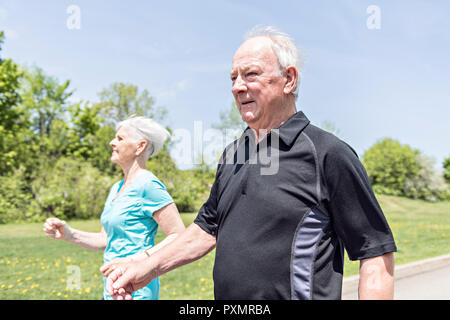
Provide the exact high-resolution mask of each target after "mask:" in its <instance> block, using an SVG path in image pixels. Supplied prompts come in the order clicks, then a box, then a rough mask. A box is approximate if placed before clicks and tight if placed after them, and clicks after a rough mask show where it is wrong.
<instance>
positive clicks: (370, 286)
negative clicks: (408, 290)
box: [358, 252, 394, 300]
mask: <svg viewBox="0 0 450 320" xmlns="http://www.w3.org/2000/svg"><path fill="white" fill-rule="evenodd" d="M358 296H359V299H360V300H377V299H384V300H390V299H393V298H394V254H393V253H392V252H390V253H386V254H384V255H381V256H378V257H374V258H368V259H363V260H361V262H360V267H359V289H358Z"/></svg>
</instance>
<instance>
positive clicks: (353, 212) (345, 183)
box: [195, 112, 396, 299]
mask: <svg viewBox="0 0 450 320" xmlns="http://www.w3.org/2000/svg"><path fill="white" fill-rule="evenodd" d="M195 223H196V224H197V225H198V226H200V227H201V228H202V229H203V230H204V231H206V232H208V233H210V234H212V235H214V236H215V237H216V260H215V264H214V271H213V278H214V295H215V298H216V299H340V297H341V286H342V273H343V260H344V248H345V249H346V251H347V253H348V255H349V257H350V259H352V260H360V259H365V258H369V257H375V256H379V255H382V254H385V253H388V252H393V251H396V246H395V243H394V239H393V236H392V233H391V230H390V229H389V226H388V224H387V222H386V219H385V217H384V215H383V212H382V210H381V208H380V206H379V205H378V202H377V200H376V198H375V196H374V194H373V191H372V188H371V186H370V182H369V179H368V177H367V174H366V171H365V169H364V167H363V166H362V164H361V162H360V161H359V159H358V156H357V154H356V153H355V151H353V149H352V148H351V147H350V146H348V145H347V144H346V143H344V142H343V141H341V140H339V139H338V138H336V137H335V136H334V135H332V134H330V133H328V132H326V131H324V130H322V129H319V128H317V127H315V126H313V125H311V124H310V123H309V120H308V119H307V118H306V116H305V115H304V114H303V112H297V113H296V114H295V115H293V116H292V117H291V118H290V119H288V120H287V121H286V122H285V123H284V124H283V125H282V126H280V127H279V128H277V129H275V130H272V131H271V132H270V133H269V134H268V135H267V136H266V137H265V138H264V139H263V140H262V141H261V142H260V143H258V144H256V143H255V139H254V134H253V131H252V130H251V129H249V128H247V130H246V131H245V132H244V134H243V135H242V137H241V138H240V139H238V140H236V141H234V142H233V143H232V144H230V145H229V146H228V147H227V148H226V150H225V152H224V154H223V155H222V157H221V161H220V163H219V165H218V168H217V173H216V180H215V182H214V184H213V187H212V189H211V194H210V196H209V199H208V200H207V201H206V203H205V204H204V205H203V206H202V208H201V209H200V211H199V214H198V216H197V218H196V219H195Z"/></svg>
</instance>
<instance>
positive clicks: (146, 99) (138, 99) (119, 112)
mask: <svg viewBox="0 0 450 320" xmlns="http://www.w3.org/2000/svg"><path fill="white" fill-rule="evenodd" d="M99 98H100V102H99V103H98V105H97V106H96V107H97V108H98V110H99V113H100V116H101V117H102V118H103V119H104V120H105V122H106V123H107V124H112V125H115V124H116V123H117V122H119V121H122V120H125V119H126V118H128V117H130V116H132V115H136V116H146V117H149V118H152V119H154V120H156V121H160V120H162V119H164V118H165V116H166V115H167V110H166V109H165V108H162V107H155V106H154V104H155V101H154V99H153V97H151V96H150V94H149V92H148V91H147V90H143V91H142V92H141V93H139V89H138V87H137V86H135V85H132V84H126V83H122V82H115V83H113V84H111V85H110V86H109V87H108V88H105V89H103V90H102V91H101V92H100V93H99Z"/></svg>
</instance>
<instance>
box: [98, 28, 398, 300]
mask: <svg viewBox="0 0 450 320" xmlns="http://www.w3.org/2000/svg"><path fill="white" fill-rule="evenodd" d="M298 65H299V55H298V51H297V49H296V47H295V45H294V44H293V42H292V40H291V39H290V38H289V36H287V35H286V34H284V33H282V32H279V31H277V30H275V29H274V28H271V27H266V28H262V29H260V30H257V31H256V32H254V33H253V34H251V35H250V36H249V37H248V38H247V40H246V41H245V42H244V43H243V44H242V45H241V47H240V48H239V49H238V50H237V52H236V54H235V56H234V58H233V63H232V71H231V81H232V93H233V95H234V98H235V100H236V105H237V107H238V109H239V111H240V113H241V116H242V119H243V120H244V121H245V122H246V123H247V124H248V128H247V129H246V130H245V132H244V134H243V136H242V137H241V138H240V139H238V140H237V141H235V142H234V143H232V144H231V145H230V146H229V147H228V148H227V149H226V151H225V152H224V155H223V156H222V159H221V161H220V163H219V165H218V168H217V174H216V180H215V182H214V185H213V187H212V189H211V194H210V196H209V199H208V200H207V202H206V203H205V204H204V205H203V207H202V208H201V209H200V211H199V213H198V216H197V218H196V219H195V221H194V223H193V224H192V225H190V226H189V227H188V228H187V229H186V231H185V232H184V233H182V234H181V235H180V236H179V237H178V238H177V239H176V240H174V241H173V242H172V243H170V244H168V245H167V246H166V247H164V248H163V249H161V250H159V251H157V252H155V253H154V254H153V255H151V256H150V257H149V258H147V259H146V260H145V261H142V262H139V263H133V264H114V263H111V264H109V265H105V266H103V267H102V271H103V272H104V273H105V274H108V275H109V276H108V281H107V282H108V284H107V287H108V290H109V292H110V294H111V295H113V296H115V297H116V298H118V299H124V298H125V299H129V298H130V293H131V292H133V291H134V290H137V289H138V288H141V287H143V286H145V285H146V284H147V283H149V282H150V281H151V280H152V279H154V278H156V277H158V276H160V275H162V274H164V273H166V272H168V271H170V270H173V269H175V268H177V267H179V266H182V265H184V264H187V263H190V262H192V261H194V260H197V259H199V258H201V257H202V256H204V255H205V254H207V253H208V252H209V251H211V250H212V249H213V248H216V260H215V264H214V272H213V277H214V295H215V298H216V299H340V297H341V287H342V274H343V260H344V248H345V249H346V251H347V253H348V255H349V257H350V259H352V260H360V261H361V262H360V284H359V297H360V298H361V299H392V298H393V268H394V258H393V252H394V251H396V246H395V242H394V239H393V236H392V233H391V231H390V229H389V226H388V224H387V222H386V219H385V217H384V215H383V212H382V211H381V209H380V207H379V205H378V203H377V200H376V199H375V196H374V194H373V192H372V189H371V187H370V183H369V179H368V178H367V174H366V172H365V170H364V168H363V166H362V164H361V162H360V161H359V160H358V157H357V155H356V153H355V152H354V151H353V150H352V149H351V148H350V147H349V146H348V145H347V144H346V143H344V142H342V141H341V140H339V139H337V138H336V137H335V136H333V135H332V134H329V133H327V132H325V131H323V130H321V129H319V128H317V127H315V126H313V125H311V124H310V122H309V120H308V119H307V118H306V116H305V115H304V114H303V113H302V112H297V111H296V104H295V101H296V98H297V94H298V83H299V71H298V70H299V67H298ZM260 146H266V147H265V148H263V147H260ZM266 152H269V153H270V158H271V159H270V160H271V161H272V162H276V163H277V165H276V170H275V172H270V171H269V173H264V172H263V170H262V169H263V168H264V167H266V166H267V163H262V161H257V160H256V161H255V159H259V158H260V155H259V153H264V154H265V153H266ZM265 156H266V157H267V155H265ZM252 160H253V161H252ZM115 267H117V268H115ZM114 268H115V270H114Z"/></svg>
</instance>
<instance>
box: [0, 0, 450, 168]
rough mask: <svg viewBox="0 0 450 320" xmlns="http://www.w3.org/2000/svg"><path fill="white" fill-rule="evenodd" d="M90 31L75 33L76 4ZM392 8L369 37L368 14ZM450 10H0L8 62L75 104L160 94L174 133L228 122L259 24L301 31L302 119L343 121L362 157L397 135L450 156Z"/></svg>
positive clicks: (20, 6)
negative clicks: (33, 69) (46, 77)
mask: <svg viewBox="0 0 450 320" xmlns="http://www.w3.org/2000/svg"><path fill="white" fill-rule="evenodd" d="M72 4H74V5H77V6H78V7H79V8H80V10H81V15H80V18H81V20H80V21H81V28H80V29H79V30H78V29H74V30H70V29H68V28H67V26H66V22H67V19H68V18H69V16H70V14H68V13H67V12H66V10H67V8H68V7H69V5H72ZM370 5H376V6H378V8H379V9H380V11H379V12H380V18H381V19H380V29H369V28H368V27H367V20H368V18H370V14H368V13H367V11H366V10H367V8H368V6H370ZM449 12H450V2H449V1H444V0H442V1H437V0H434V1H425V0H423V1H417V0H416V1H412V0H409V1H400V0H398V1H389V0H385V1H377V0H371V1H364V0H358V1H356V0H353V1H351V0H348V1H344V0H340V1H331V0H329V1H323V0H318V1H309V0H304V1H301V0H296V1H284V0H280V1H234V0H230V1H225V0H220V1H136V0H135V1H123V0H122V1H111V0H110V1H81V0H72V1H62V0H45V1H39V2H38V1H26V0H14V1H0V29H2V30H5V31H6V40H5V44H4V46H3V51H2V56H3V57H10V58H13V59H14V60H15V61H16V62H18V63H20V64H24V65H33V64H35V65H37V66H39V67H41V68H43V69H44V70H45V71H46V73H47V74H50V75H53V76H56V77H57V78H59V79H60V80H61V81H62V80H66V79H70V80H71V87H72V88H73V89H76V91H75V95H74V99H83V100H89V101H92V102H94V101H96V100H97V93H98V92H99V91H100V90H101V89H103V88H105V87H107V86H108V85H109V84H111V83H112V82H115V81H122V82H129V83H133V84H136V85H138V86H139V88H140V89H144V88H145V89H148V90H149V92H150V94H151V95H152V96H154V97H155V99H156V104H157V105H159V106H165V107H166V108H167V109H168V110H169V116H168V119H167V121H166V124H168V125H170V127H171V128H173V129H177V128H184V129H187V130H191V131H192V130H193V128H194V121H202V122H203V128H204V129H206V128H208V127H209V126H210V125H211V124H212V123H214V122H218V119H219V112H220V110H225V109H227V108H229V106H230V105H231V103H232V101H233V97H232V95H231V82H230V79H229V72H230V68H231V60H232V57H233V54H234V52H235V50H236V49H237V48H238V47H239V45H240V44H241V42H242V39H243V35H244V34H245V32H247V31H248V30H249V29H251V28H252V27H253V26H255V25H257V24H263V25H274V26H276V27H278V28H280V29H281V30H283V31H285V32H287V33H289V34H290V35H291V36H292V37H293V38H294V39H295V41H296V43H297V44H298V46H299V47H300V48H301V50H302V54H303V56H304V57H305V66H304V70H303V79H302V82H301V87H300V97H299V99H298V101H297V109H298V110H302V111H304V112H305V114H306V115H307V116H308V117H309V119H310V120H311V122H312V123H314V124H321V123H322V122H323V121H331V122H333V123H334V125H335V126H336V127H337V128H338V129H339V130H340V136H341V137H342V138H343V139H344V140H345V141H346V142H348V143H349V144H350V145H351V146H353V147H354V148H355V150H356V151H357V152H358V153H359V154H360V155H362V154H363V153H364V151H365V150H367V149H368V148H369V147H370V146H372V145H373V144H374V143H375V142H376V141H377V140H378V139H381V138H383V137H392V138H394V139H397V140H399V141H400V142H401V143H405V144H409V145H411V146H412V147H414V148H417V149H419V150H420V151H422V152H423V153H425V154H426V155H429V156H432V157H434V158H435V159H436V161H437V162H438V163H437V165H438V166H441V163H442V161H443V159H444V158H445V157H447V156H450V142H449V141H450V125H449V120H450V79H449V77H450V59H449V57H450V18H449V16H448V13H449Z"/></svg>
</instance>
